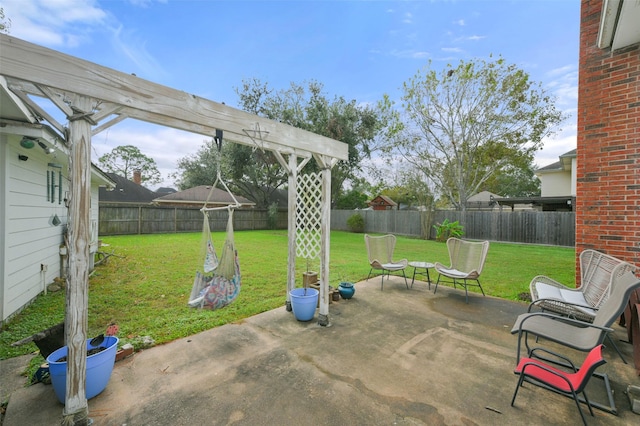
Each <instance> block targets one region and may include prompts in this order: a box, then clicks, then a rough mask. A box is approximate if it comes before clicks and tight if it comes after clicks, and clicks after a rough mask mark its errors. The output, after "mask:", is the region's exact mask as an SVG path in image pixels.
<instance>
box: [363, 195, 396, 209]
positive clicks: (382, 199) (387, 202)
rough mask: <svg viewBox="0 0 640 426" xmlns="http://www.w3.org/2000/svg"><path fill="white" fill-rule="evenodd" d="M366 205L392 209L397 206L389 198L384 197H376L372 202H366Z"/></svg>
mask: <svg viewBox="0 0 640 426" xmlns="http://www.w3.org/2000/svg"><path fill="white" fill-rule="evenodd" d="M367 204H368V205H370V206H374V205H385V206H393V207H395V206H397V205H398V203H396V202H395V201H393V200H392V199H391V198H389V197H387V196H386V195H378V196H377V197H375V198H374V199H373V200H371V201H369V202H367Z"/></svg>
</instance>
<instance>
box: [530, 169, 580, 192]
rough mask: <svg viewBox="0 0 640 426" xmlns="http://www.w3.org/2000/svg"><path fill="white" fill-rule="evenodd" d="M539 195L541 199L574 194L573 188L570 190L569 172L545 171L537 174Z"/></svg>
mask: <svg viewBox="0 0 640 426" xmlns="http://www.w3.org/2000/svg"><path fill="white" fill-rule="evenodd" d="M538 177H539V178H540V193H541V195H542V196H543V197H558V196H567V195H571V194H572V193H573V194H575V188H574V189H573V191H572V188H571V172H570V171H564V170H561V171H557V172H556V171H545V173H544V174H542V173H541V174H539V175H538Z"/></svg>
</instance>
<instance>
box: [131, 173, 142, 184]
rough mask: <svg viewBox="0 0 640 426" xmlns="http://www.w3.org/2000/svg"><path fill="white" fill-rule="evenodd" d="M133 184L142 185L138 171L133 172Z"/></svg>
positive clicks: (140, 174)
mask: <svg viewBox="0 0 640 426" xmlns="http://www.w3.org/2000/svg"><path fill="white" fill-rule="evenodd" d="M133 183H137V184H138V185H142V173H141V172H140V170H134V171H133Z"/></svg>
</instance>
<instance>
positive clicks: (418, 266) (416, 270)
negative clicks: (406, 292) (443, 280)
mask: <svg viewBox="0 0 640 426" xmlns="http://www.w3.org/2000/svg"><path fill="white" fill-rule="evenodd" d="M409 266H411V267H412V268H413V277H411V287H412V288H413V282H414V281H415V279H416V275H424V276H425V277H427V282H428V283H429V290H431V277H430V276H429V269H431V268H434V267H435V265H434V264H433V263H430V262H409ZM422 269H424V271H422Z"/></svg>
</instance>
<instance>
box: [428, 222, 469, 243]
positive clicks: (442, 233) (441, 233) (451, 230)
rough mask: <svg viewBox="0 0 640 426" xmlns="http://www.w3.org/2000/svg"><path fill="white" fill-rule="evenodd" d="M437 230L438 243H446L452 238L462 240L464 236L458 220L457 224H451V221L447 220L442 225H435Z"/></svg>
mask: <svg viewBox="0 0 640 426" xmlns="http://www.w3.org/2000/svg"><path fill="white" fill-rule="evenodd" d="M433 228H434V229H435V230H436V241H440V242H445V241H447V240H448V239H449V238H450V237H455V238H460V237H462V235H464V230H463V227H462V225H460V223H459V222H458V221H457V220H456V221H455V222H449V219H445V220H444V221H442V223H438V224H436V225H433Z"/></svg>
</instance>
